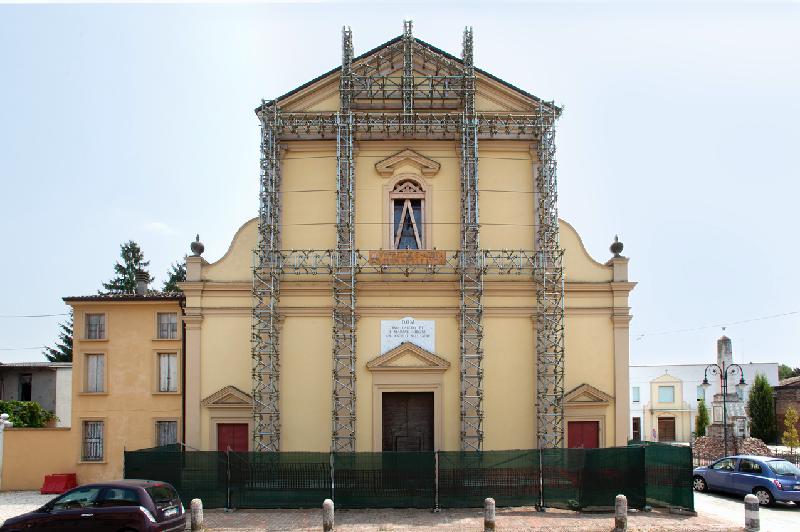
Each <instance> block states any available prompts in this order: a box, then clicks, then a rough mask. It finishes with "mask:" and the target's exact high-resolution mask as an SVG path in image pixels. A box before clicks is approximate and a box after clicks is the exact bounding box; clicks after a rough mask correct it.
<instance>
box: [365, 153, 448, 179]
mask: <svg viewBox="0 0 800 532" xmlns="http://www.w3.org/2000/svg"><path fill="white" fill-rule="evenodd" d="M403 166H412V167H414V168H416V169H417V170H418V171H419V172H421V173H422V175H424V176H426V177H432V176H434V175H436V173H437V172H439V168H441V167H442V165H441V164H439V163H437V162H436V161H434V160H433V159H430V158H428V157H425V156H424V155H422V154H420V153H417V152H415V151H414V150H412V149H411V148H406V149H404V150H403V151H401V152H398V153H395V154H394V155H392V156H391V157H387V158H386V159H384V160H382V161H379V162H378V163H376V164H375V169H376V170H377V171H378V173H379V174H380V175H381V176H383V177H391V176H392V175H394V173H395V171H396V170H398V169H399V168H402V167H403Z"/></svg>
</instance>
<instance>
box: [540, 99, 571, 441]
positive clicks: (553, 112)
mask: <svg viewBox="0 0 800 532" xmlns="http://www.w3.org/2000/svg"><path fill="white" fill-rule="evenodd" d="M557 109H558V108H557V107H556V106H555V105H552V104H549V105H547V104H540V105H539V110H538V115H539V120H538V123H539V130H540V131H539V142H538V143H537V156H538V159H539V160H538V171H537V173H536V182H535V191H536V198H537V204H536V212H537V217H536V222H537V226H536V243H535V245H536V251H537V256H538V260H537V264H536V268H534V279H535V282H536V308H537V313H536V441H537V445H538V447H539V448H542V449H545V448H558V447H562V446H563V443H564V269H563V266H562V259H563V251H562V249H561V246H560V245H559V239H558V208H557V201H558V193H557V187H556V144H555V125H556V119H557V118H558V111H557Z"/></svg>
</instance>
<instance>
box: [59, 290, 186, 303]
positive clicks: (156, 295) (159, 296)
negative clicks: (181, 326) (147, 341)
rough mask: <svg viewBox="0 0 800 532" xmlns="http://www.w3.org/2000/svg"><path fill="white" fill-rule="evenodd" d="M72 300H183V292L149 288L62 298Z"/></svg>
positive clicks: (67, 300)
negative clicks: (135, 291)
mask: <svg viewBox="0 0 800 532" xmlns="http://www.w3.org/2000/svg"><path fill="white" fill-rule="evenodd" d="M62 299H63V300H64V301H66V302H70V301H181V300H183V292H160V291H158V290H149V291H148V292H147V293H146V294H144V295H138V294H95V295H91V296H67V297H64V298H62Z"/></svg>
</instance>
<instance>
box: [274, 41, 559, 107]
mask: <svg viewBox="0 0 800 532" xmlns="http://www.w3.org/2000/svg"><path fill="white" fill-rule="evenodd" d="M412 57H413V71H414V75H415V76H419V77H420V79H424V78H425V77H431V78H442V77H448V76H453V77H454V79H455V78H457V77H458V76H460V75H461V74H462V71H463V62H462V60H461V59H460V58H458V57H456V56H454V55H452V54H449V53H447V52H445V51H443V50H441V49H439V48H437V47H435V46H433V45H431V44H428V43H426V42H425V41H422V40H420V39H417V38H414V39H413V50H412ZM340 72H341V67H339V66H337V67H336V68H333V69H331V70H330V71H328V72H326V73H324V74H322V75H321V76H318V77H317V78H314V79H312V80H311V81H309V82H307V83H305V84H303V85H301V86H299V87H297V88H296V89H293V90H291V91H289V92H287V93H286V94H284V95H283V96H280V97H278V98H276V99H275V100H274V101H277V103H278V104H279V106H280V108H281V109H282V110H283V111H284V112H336V111H338V110H339V74H340ZM353 73H354V74H355V75H356V76H360V77H367V76H370V77H376V78H380V79H382V80H385V81H386V85H385V86H384V87H382V88H381V89H380V90H375V91H374V92H373V94H372V95H371V96H370V98H369V99H370V100H371V101H373V102H374V104H375V107H374V109H375V110H379V109H393V107H392V106H385V107H384V106H383V104H381V103H380V101H381V100H397V99H402V98H401V92H400V86H399V80H400V79H401V77H402V73H403V38H402V36H400V37H396V38H394V39H392V40H390V41H387V42H385V43H383V44H382V45H380V46H378V47H376V48H373V49H372V50H370V51H368V52H365V53H364V54H362V55H360V56H358V57H356V58H354V59H353ZM475 78H476V85H475V89H476V92H475V102H476V109H477V110H478V111H479V112H493V111H495V112H531V111H533V110H535V109H537V108H538V107H539V106H541V105H546V106H548V107H549V106H550V105H551V104H545V103H543V102H542V100H540V99H539V98H537V97H536V96H534V95H533V94H530V93H528V92H526V91H524V90H522V89H520V88H519V87H516V86H514V85H512V84H511V83H508V82H506V81H504V80H502V79H500V78H499V77H497V76H494V75H492V74H490V73H488V72H486V71H484V70H481V69H480V68H475ZM454 83H457V81H454ZM459 90H460V89H457V90H456V92H459ZM439 96H442V95H439ZM449 98H450V96H447V97H442V98H438V99H440V105H438V106H437V105H431V102H429V103H428V106H427V107H422V108H420V110H423V109H425V108H427V109H430V110H433V109H439V108H441V109H443V110H444V109H449V110H455V109H457V108H459V106H458V104H457V102H456V103H455V107H453V105H454V104H453V102H449V101H448V102H445V100H449ZM432 99H433V100H436V99H437V98H432ZM268 103H271V102H268ZM416 108H417V107H416V106H415V109H416ZM369 109H370V107H369V106H365V107H364V110H369Z"/></svg>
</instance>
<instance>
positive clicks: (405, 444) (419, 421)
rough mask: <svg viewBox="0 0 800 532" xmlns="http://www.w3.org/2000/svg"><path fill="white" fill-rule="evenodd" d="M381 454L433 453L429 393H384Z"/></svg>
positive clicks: (431, 407) (431, 399)
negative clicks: (390, 452) (398, 452)
mask: <svg viewBox="0 0 800 532" xmlns="http://www.w3.org/2000/svg"><path fill="white" fill-rule="evenodd" d="M382 403H383V412H382V414H383V423H382V427H383V448H382V450H384V451H433V450H434V448H433V392H385V393H383V394H382Z"/></svg>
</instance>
